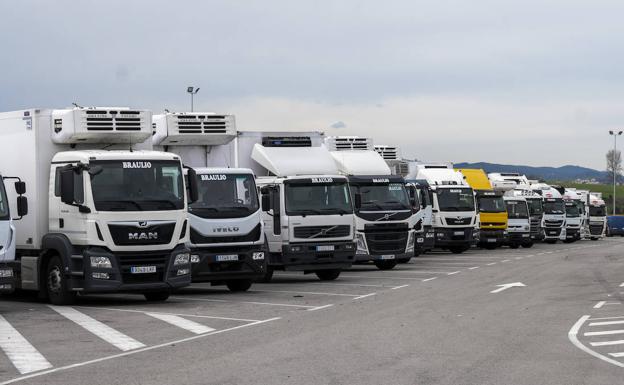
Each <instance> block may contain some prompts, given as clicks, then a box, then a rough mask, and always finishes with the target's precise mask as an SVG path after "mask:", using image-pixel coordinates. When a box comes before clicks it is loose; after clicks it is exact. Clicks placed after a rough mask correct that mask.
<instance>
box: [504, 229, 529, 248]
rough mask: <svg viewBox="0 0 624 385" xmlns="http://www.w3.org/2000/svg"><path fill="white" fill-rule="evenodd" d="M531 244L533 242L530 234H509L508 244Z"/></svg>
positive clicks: (519, 232) (516, 232) (515, 232)
mask: <svg viewBox="0 0 624 385" xmlns="http://www.w3.org/2000/svg"><path fill="white" fill-rule="evenodd" d="M529 242H532V241H531V233H530V232H523V231H514V232H508V233H507V244H513V245H522V244H526V243H529Z"/></svg>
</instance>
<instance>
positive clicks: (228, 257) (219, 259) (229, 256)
mask: <svg viewBox="0 0 624 385" xmlns="http://www.w3.org/2000/svg"><path fill="white" fill-rule="evenodd" d="M229 261H238V254H227V255H217V262H229Z"/></svg>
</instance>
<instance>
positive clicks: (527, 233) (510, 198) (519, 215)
mask: <svg viewBox="0 0 624 385" xmlns="http://www.w3.org/2000/svg"><path fill="white" fill-rule="evenodd" d="M503 199H504V202H505V207H506V209H507V216H508V224H507V236H506V240H505V243H506V244H507V245H508V246H509V247H511V248H512V249H517V248H518V247H520V246H524V247H531V246H532V245H533V241H532V240H531V225H530V215H529V205H528V204H527V201H526V199H525V198H523V197H522V196H517V195H515V194H513V193H506V195H505V196H504V198H503Z"/></svg>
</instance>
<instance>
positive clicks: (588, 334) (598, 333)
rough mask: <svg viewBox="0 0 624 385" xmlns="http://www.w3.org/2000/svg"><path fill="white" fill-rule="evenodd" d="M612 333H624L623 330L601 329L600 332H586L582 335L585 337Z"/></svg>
mask: <svg viewBox="0 0 624 385" xmlns="http://www.w3.org/2000/svg"><path fill="white" fill-rule="evenodd" d="M612 334H624V330H603V331H601V332H587V333H585V334H583V335H584V336H585V337H591V336H610V335H612Z"/></svg>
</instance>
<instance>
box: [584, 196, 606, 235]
mask: <svg viewBox="0 0 624 385" xmlns="http://www.w3.org/2000/svg"><path fill="white" fill-rule="evenodd" d="M586 207H587V213H588V224H589V234H588V238H589V239H591V240H592V241H597V240H598V239H601V238H603V237H604V236H605V230H606V228H607V207H606V204H605V201H604V200H603V199H602V194H601V193H597V192H591V193H590V194H589V197H588V199H587V203H586Z"/></svg>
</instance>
